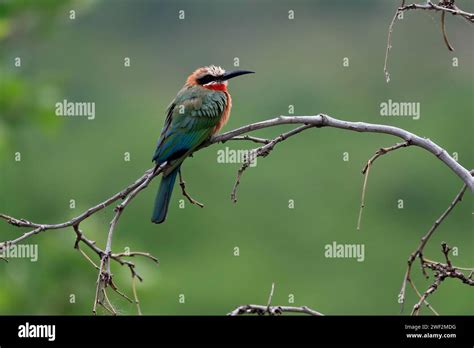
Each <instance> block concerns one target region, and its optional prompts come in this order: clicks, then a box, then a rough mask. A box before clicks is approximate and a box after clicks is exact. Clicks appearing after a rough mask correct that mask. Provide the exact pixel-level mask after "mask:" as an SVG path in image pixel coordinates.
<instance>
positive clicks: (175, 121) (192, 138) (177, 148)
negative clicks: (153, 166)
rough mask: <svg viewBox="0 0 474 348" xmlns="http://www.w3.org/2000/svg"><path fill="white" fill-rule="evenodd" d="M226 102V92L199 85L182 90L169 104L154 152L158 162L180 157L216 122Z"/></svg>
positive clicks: (205, 134) (212, 127) (202, 137)
mask: <svg viewBox="0 0 474 348" xmlns="http://www.w3.org/2000/svg"><path fill="white" fill-rule="evenodd" d="M226 103H227V97H226V95H225V93H223V92H220V91H210V90H206V89H204V88H202V87H199V86H194V87H191V88H186V89H183V90H181V91H180V92H179V93H178V95H177V96H176V98H175V100H174V101H173V102H172V103H171V104H170V106H169V107H168V114H167V117H166V121H165V126H164V127H163V130H162V131H161V136H160V139H159V140H158V145H157V148H156V151H155V154H154V156H153V161H155V162H156V163H157V164H160V163H163V162H164V161H172V160H176V159H180V161H178V162H179V163H181V161H182V159H184V158H185V157H186V155H188V154H189V153H190V152H192V151H193V150H194V149H196V147H198V146H199V145H201V144H202V143H203V142H204V141H205V140H206V139H208V138H209V136H211V135H212V130H213V129H214V127H215V126H216V125H217V124H218V122H219V120H220V119H221V117H222V114H223V113H224V109H225V106H226Z"/></svg>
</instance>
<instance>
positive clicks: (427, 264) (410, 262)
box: [399, 185, 467, 313]
mask: <svg viewBox="0 0 474 348" xmlns="http://www.w3.org/2000/svg"><path fill="white" fill-rule="evenodd" d="M466 190H467V185H464V186H463V187H462V188H461V191H459V193H458V194H457V195H456V197H455V198H454V200H453V201H452V202H451V204H450V205H449V206H448V208H447V209H446V210H445V211H444V212H443V213H442V214H441V216H440V217H439V218H438V219H437V220H436V221H435V222H434V224H433V225H432V226H431V228H430V229H429V230H428V232H427V233H426V234H425V235H424V236H423V238H421V241H420V244H419V245H418V247H417V248H416V250H415V251H414V252H413V253H412V254H411V255H410V257H409V258H408V266H407V270H406V272H405V276H404V277H403V282H402V288H401V290H400V294H399V302H400V303H401V304H402V306H403V304H404V303H405V297H406V295H405V293H406V286H407V283H410V284H411V285H412V287H413V288H414V289H415V291H416V292H417V294H418V295H419V292H418V290H416V288H415V286H414V284H413V281H412V280H411V270H412V266H413V262H414V261H415V259H416V258H417V257H418V258H419V259H420V262H421V267H422V270H423V272H425V268H431V269H433V268H432V267H433V264H435V262H433V261H429V260H426V259H425V258H424V256H423V250H424V248H425V246H426V244H427V243H428V241H429V239H430V238H431V237H432V236H433V233H434V232H435V231H436V229H437V228H438V227H439V225H440V224H441V223H442V222H443V221H444V219H445V218H446V217H447V216H448V215H449V214H450V213H451V211H452V210H453V209H454V207H455V206H456V205H457V204H458V203H459V202H461V200H462V198H463V196H464V193H465V192H466ZM443 252H444V247H443ZM445 256H446V260H448V258H447V253H445ZM436 264H437V265H440V264H439V263H436ZM448 266H449V265H448ZM449 267H450V266H449ZM452 271H453V268H452V267H450V269H449V272H448V271H447V272H444V273H443V274H444V275H446V274H447V277H448V276H449V277H451V278H452V277H456V278H459V275H458V274H457V272H452ZM444 278H445V277H444ZM444 278H443V279H441V280H439V279H437V281H436V282H435V283H433V285H432V287H433V286H434V289H432V290H430V292H429V293H428V294H426V292H425V296H421V297H420V301H419V302H418V303H419V304H420V305H421V303H423V302H425V304H427V303H426V301H425V300H426V297H427V296H428V295H429V294H430V293H432V292H433V291H434V290H436V288H437V286H438V285H439V284H440V283H441V282H442V281H443V280H444ZM427 306H429V304H427ZM418 310H419V306H418V308H417V311H414V312H413V313H415V312H416V313H417V312H418Z"/></svg>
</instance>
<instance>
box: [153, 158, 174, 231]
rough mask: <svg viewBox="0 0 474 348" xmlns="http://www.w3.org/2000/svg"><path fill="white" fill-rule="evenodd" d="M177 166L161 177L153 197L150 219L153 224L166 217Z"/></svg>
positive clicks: (159, 222)
mask: <svg viewBox="0 0 474 348" xmlns="http://www.w3.org/2000/svg"><path fill="white" fill-rule="evenodd" d="M179 168H180V167H179V166H178V167H177V168H175V169H174V170H173V171H172V172H170V173H169V174H168V175H167V176H164V177H163V178H162V179H161V183H160V188H159V190H158V194H157V195H156V198H155V207H154V208H153V215H152V217H151V221H152V222H153V223H155V224H161V223H162V222H163V221H165V219H166V214H167V213H168V206H169V204H170V199H171V194H172V193H173V187H174V183H175V181H176V175H177V174H178V171H179Z"/></svg>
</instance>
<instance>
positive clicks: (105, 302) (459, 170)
mask: <svg viewBox="0 0 474 348" xmlns="http://www.w3.org/2000/svg"><path fill="white" fill-rule="evenodd" d="M288 124H296V125H299V126H298V127H296V128H294V129H292V130H290V131H288V132H286V133H282V134H280V135H279V136H277V137H275V138H274V139H272V140H270V141H268V140H267V139H263V138H257V137H253V136H249V135H248V134H247V133H249V132H252V131H256V130H260V129H264V128H270V127H275V126H280V125H288ZM321 127H332V128H339V129H344V130H349V131H354V132H367V133H382V134H389V135H393V136H396V137H398V138H401V139H402V140H403V141H404V142H403V143H400V144H397V145H394V146H392V147H390V148H383V149H381V150H379V151H378V152H377V153H376V154H375V155H374V156H373V157H372V158H371V159H370V160H369V162H368V164H367V169H366V170H365V174H366V179H367V175H368V171H369V168H370V166H371V164H372V163H373V162H374V161H375V159H376V158H378V157H379V156H381V155H383V154H385V153H387V152H389V151H393V150H395V149H398V148H401V147H404V146H408V145H410V146H418V147H420V148H423V149H425V150H426V151H428V152H430V153H432V154H433V155H435V156H436V157H437V158H438V159H439V160H441V161H442V162H443V163H444V164H445V165H446V166H447V167H448V168H450V169H451V171H453V173H455V174H456V175H457V176H459V177H460V178H461V179H462V180H463V182H464V183H465V187H464V189H463V192H462V193H464V191H465V190H466V188H467V187H468V188H469V189H470V190H471V191H474V179H473V178H472V176H471V173H470V172H469V171H468V170H467V169H465V168H464V167H463V166H462V165H460V164H459V163H458V162H457V161H455V160H454V159H453V158H452V157H451V156H450V155H449V154H448V153H447V151H446V150H444V149H443V148H442V147H440V146H439V145H437V144H436V143H434V142H432V141H431V140H430V139H426V138H422V137H420V136H418V135H415V134H413V133H411V132H408V131H406V130H404V129H401V128H397V127H393V126H387V125H380V124H371V123H364V122H350V121H343V120H338V119H335V118H332V117H330V116H327V115H325V114H318V115H313V116H280V117H276V118H273V119H269V120H265V121H261V122H256V123H252V124H249V125H246V126H243V127H240V128H237V129H234V130H232V131H229V132H226V133H223V134H221V135H218V136H215V137H213V138H211V139H209V140H208V141H207V142H206V143H205V144H203V145H202V146H201V147H200V148H198V149H197V150H196V151H198V150H201V149H203V148H205V147H207V146H210V145H212V144H216V143H224V142H226V141H228V140H239V141H242V140H247V141H252V142H256V143H261V144H263V145H262V146H261V147H259V148H257V149H255V150H254V151H255V155H256V156H258V157H265V156H267V155H268V154H270V153H271V151H272V150H273V149H274V147H275V145H276V144H278V143H280V142H282V141H284V140H286V139H288V138H289V137H291V136H293V135H296V134H299V133H300V132H302V131H304V130H306V129H309V128H321ZM250 160H251V159H250V158H247V160H246V161H245V162H244V164H243V166H242V168H241V171H240V172H239V175H238V179H237V182H236V184H235V185H234V189H233V199H234V201H235V200H236V189H237V185H238V183H239V181H240V176H241V174H242V173H243V171H244V170H245V169H246V168H247V167H248V166H249V164H250ZM167 165H168V164H167V163H163V164H162V165H160V166H159V167H154V168H151V169H149V170H147V171H146V172H145V173H144V174H143V175H142V176H141V177H140V178H138V179H137V180H136V181H135V182H134V183H132V184H130V185H129V186H127V187H126V188H124V189H123V190H121V191H120V192H118V193H116V194H114V195H113V196H111V197H110V198H108V199H106V200H104V201H103V202H101V203H99V204H97V205H95V206H93V207H91V208H89V209H88V210H86V211H85V212H83V213H82V214H80V215H78V216H76V217H74V218H72V219H70V220H68V221H65V222H62V223H58V224H39V223H35V222H31V221H28V220H25V219H17V218H14V217H11V216H9V215H6V214H0V220H4V221H6V222H7V223H8V224H10V225H12V226H15V227H19V228H29V229H30V230H29V231H28V232H25V233H23V234H22V235H20V236H18V237H17V238H15V239H12V240H8V241H4V242H2V243H0V252H2V251H4V250H6V249H8V248H9V247H11V246H12V245H15V244H17V243H19V242H21V241H24V240H26V239H28V238H31V237H33V236H34V235H36V234H39V233H43V232H45V231H48V230H59V229H64V228H67V227H72V228H73V230H74V232H75V234H76V242H75V244H74V247H75V248H76V249H77V250H78V251H79V252H80V253H81V254H82V255H83V257H85V258H86V260H87V261H88V262H89V263H90V264H91V265H92V266H93V267H94V268H96V269H98V270H99V274H98V277H97V286H96V296H95V301H94V306H93V311H94V313H96V311H97V305H98V304H99V305H102V306H103V307H104V308H105V309H106V310H107V311H109V312H111V313H116V311H115V309H114V308H113V306H112V304H111V303H110V301H109V299H108V297H107V293H106V288H107V287H108V286H111V287H112V289H113V290H114V291H115V292H117V293H119V294H120V295H121V296H122V297H125V298H127V299H128V300H130V298H129V297H128V296H126V295H125V294H124V293H123V292H121V291H120V290H118V288H117V286H116V285H115V284H114V282H113V275H112V273H111V270H110V261H111V260H113V261H116V262H117V263H119V264H120V265H122V266H123V265H126V266H128V267H129V269H130V272H131V276H132V290H133V293H134V298H135V301H134V302H135V303H136V305H137V310H138V313H139V314H140V313H141V310H140V306H139V301H138V298H137V296H136V288H135V281H136V279H138V280H140V281H141V280H142V278H141V277H140V275H139V274H138V273H137V272H136V269H135V264H134V263H132V262H130V261H129V260H126V259H125V258H127V257H133V256H143V257H145V258H149V259H151V260H152V261H154V262H155V263H158V260H157V259H156V257H154V256H152V255H150V254H149V253H146V252H139V251H135V252H131V253H113V252H112V241H113V235H114V231H115V229H116V227H117V224H118V222H119V219H120V217H121V215H122V213H123V211H124V209H125V208H126V207H127V205H128V204H129V203H130V202H131V201H132V200H133V199H134V198H135V197H136V196H137V195H138V194H139V193H140V192H141V191H142V190H144V189H145V188H146V187H147V186H148V185H149V183H150V182H151V181H152V180H153V179H154V178H155V177H156V176H158V175H159V174H161V173H162V171H163V170H164V168H165V167H166V166H167ZM180 181H181V182H182V183H183V184H184V181H183V180H182V177H180ZM183 186H184V185H183ZM183 186H181V187H182V190H183V192H186V190H185V187H183ZM364 191H365V189H364ZM185 196H186V194H185ZM461 196H462V195H461ZM187 198H188V199H190V198H191V197H190V196H189V195H187ZM118 200H123V201H122V202H121V203H120V204H118V205H117V206H116V207H115V209H114V212H115V214H114V216H113V219H112V221H111V222H110V226H109V230H108V234H107V241H106V246H105V248H104V250H103V249H101V248H99V247H98V246H97V245H96V243H95V241H92V240H90V239H88V238H87V237H86V236H85V235H84V233H83V232H82V231H81V230H80V229H79V225H80V223H81V222H82V221H84V220H85V219H87V218H88V217H90V216H92V215H93V214H95V213H97V212H99V211H101V210H103V209H105V208H107V207H108V206H110V205H111V204H113V203H115V202H117V201H118ZM362 201H363V200H362ZM196 204H197V203H196ZM454 204H455V203H454ZM451 209H452V208H451ZM443 218H444V217H442V218H441V219H440V221H442V219H443ZM435 228H436V227H435ZM431 233H432V232H431ZM430 235H431V234H430ZM428 237H429V236H428ZM80 243H83V244H84V245H86V246H87V247H88V248H89V249H90V250H92V251H93V252H94V253H95V254H96V255H97V256H98V257H99V258H100V264H99V266H97V264H96V263H95V262H94V261H93V260H92V258H90V257H89V256H88V255H87V254H86V253H85V252H84V251H83V250H82V249H81V248H80ZM423 246H424V245H423ZM421 250H422V248H421V249H420V251H419V254H420V255H421ZM416 256H417V255H415V256H414V257H413V259H414V258H415V257H416ZM431 266H432V265H431ZM431 266H427V267H431ZM410 267H411V265H410ZM432 267H434V266H432ZM407 279H409V272H408V276H407ZM469 279H471V278H469ZM403 289H404V288H403ZM403 291H404V290H403ZM270 300H271V299H270ZM245 308H246V309H242V310H243V311H244V312H249V311H250V312H252V311H253V312H256V313H260V312H261V310H260V309H259V308H260V307H259V306H257V305H247V306H246V307H245ZM265 308H266V312H268V313H270V314H271V313H273V314H279V313H281V312H285V311H288V312H291V311H293V312H300V313H307V314H313V315H320V313H318V312H316V311H313V310H310V309H308V308H306V307H287V306H271V305H267V306H266V307H265ZM242 310H241V311H237V312H239V314H241V312H242Z"/></svg>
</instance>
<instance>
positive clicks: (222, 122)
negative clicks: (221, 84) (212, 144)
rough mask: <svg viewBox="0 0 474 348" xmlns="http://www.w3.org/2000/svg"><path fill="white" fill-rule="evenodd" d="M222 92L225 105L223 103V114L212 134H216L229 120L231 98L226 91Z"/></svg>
mask: <svg viewBox="0 0 474 348" xmlns="http://www.w3.org/2000/svg"><path fill="white" fill-rule="evenodd" d="M222 92H223V93H225V96H226V99H227V103H225V107H224V112H223V113H222V116H221V118H220V120H219V122H218V123H217V125H216V126H215V127H214V130H213V134H216V133H218V132H219V131H220V130H221V128H222V127H224V126H225V124H226V123H227V121H228V120H229V116H230V109H231V108H232V98H231V97H230V94H229V92H227V90H224V91H222Z"/></svg>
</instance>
